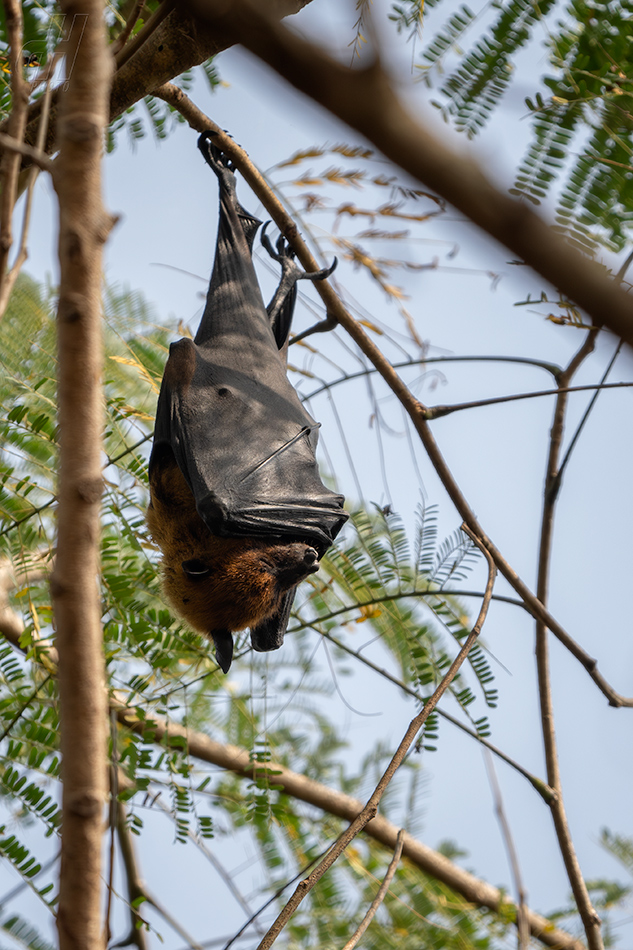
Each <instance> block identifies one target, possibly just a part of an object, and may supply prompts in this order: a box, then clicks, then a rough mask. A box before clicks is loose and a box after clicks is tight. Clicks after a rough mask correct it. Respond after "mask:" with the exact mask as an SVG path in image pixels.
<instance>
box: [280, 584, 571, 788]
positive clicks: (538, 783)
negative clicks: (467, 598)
mask: <svg viewBox="0 0 633 950" xmlns="http://www.w3.org/2000/svg"><path fill="white" fill-rule="evenodd" d="M479 596H482V595H481V594H480V595H479ZM491 600H494V597H492V598H491ZM317 632H318V633H319V634H320V636H322V637H325V639H326V640H329V641H330V643H333V644H334V646H336V647H338V648H339V650H343V651H344V652H345V653H347V654H349V656H353V657H354V658H355V659H357V660H360V662H361V663H363V664H364V665H365V666H368V667H369V668H370V669H371V670H374V671H375V672H376V673H378V674H379V675H380V676H383V677H384V678H385V679H387V680H389V682H391V683H393V684H394V685H395V686H398V687H399V688H400V689H401V690H402V691H403V692H404V693H407V694H408V695H409V696H413V697H414V698H415V699H417V701H418V702H424V699H423V697H422V696H421V695H420V693H418V692H417V691H416V690H415V689H412V688H411V687H410V686H408V685H407V684H406V683H405V682H403V680H400V679H398V677H397V676H393V675H392V674H391V673H389V672H388V670H385V669H383V668H382V667H380V666H378V665H377V664H376V663H373V662H372V661H371V660H370V659H368V658H367V657H366V656H363V654H362V653H359V652H358V651H357V650H352V648H351V647H348V646H347V645H346V644H345V643H343V641H342V640H339V639H338V638H337V637H335V636H333V635H332V634H331V633H325V632H323V631H320V630H319V631H317ZM288 633H292V630H289V631H288ZM436 711H437V714H438V715H439V716H441V717H442V718H443V719H446V720H447V721H448V722H450V723H452V725H454V726H457V728H458V729H461V730H462V732H465V733H466V735H469V736H470V737H471V738H472V739H476V740H477V742H479V743H480V744H481V745H483V746H484V747H485V748H486V749H488V750H489V751H490V752H493V753H494V754H495V755H496V756H498V758H500V759H503V761H504V762H505V763H506V764H507V765H509V766H510V768H513V769H515V771H517V772H518V773H519V774H520V775H522V776H523V777H524V778H526V779H527V780H528V782H529V783H530V785H531V786H532V787H533V788H534V789H535V790H536V791H537V792H538V793H539V795H540V796H541V798H542V799H543V801H544V802H545V804H546V805H549V804H550V802H551V800H552V798H553V797H554V796H555V795H556V792H555V791H554V789H553V788H550V787H549V785H548V784H547V782H544V781H543V780H542V779H540V778H537V777H536V775H532V773H531V772H528V770H527V769H525V768H523V766H522V765H521V764H520V763H519V762H517V761H516V760H515V759H512V758H510V756H509V755H506V753H505V752H502V751H501V749H499V748H497V746H496V745H493V743H492V742H489V741H488V739H485V738H484V737H483V736H480V735H479V733H478V732H475V730H474V729H470V728H469V727H468V726H466V725H465V724H464V723H463V722H460V721H459V719H456V718H455V717H454V716H451V714H450V713H447V712H446V711H445V710H444V709H442V708H441V706H438V707H437V710H436Z"/></svg>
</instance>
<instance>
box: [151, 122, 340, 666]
mask: <svg viewBox="0 0 633 950" xmlns="http://www.w3.org/2000/svg"><path fill="white" fill-rule="evenodd" d="M211 134H212V133H203V134H202V135H201V136H200V138H199V140H198V147H199V148H200V150H201V152H202V154H203V156H204V158H205V160H206V162H207V164H208V165H209V166H210V167H211V168H212V169H213V171H214V172H215V174H216V176H217V178H218V182H219V188H220V218H219V225H218V236H217V244H216V251H215V261H214V265H213V272H212V275H211V281H210V284H209V291H208V294H207V300H206V305H205V309H204V312H203V315H202V319H201V321H200V326H199V327H198V332H197V333H196V336H195V338H194V339H193V341H192V340H190V339H182V340H179V341H178V342H176V343H172V344H171V346H170V349H169V358H168V360H167V364H166V366H165V371H164V375H163V381H162V385H161V390H160V395H159V398H158V406H157V410H156V425H155V429H154V442H153V446H152V452H151V456H150V462H149V481H150V504H149V507H148V510H147V523H148V527H149V529H150V532H151V534H152V537H153V538H154V540H155V541H156V543H157V544H158V546H159V548H160V549H161V552H162V573H163V589H164V592H165V595H166V597H167V599H168V600H169V601H170V602H171V603H172V604H173V606H174V607H175V609H176V610H177V611H178V613H180V614H181V615H182V616H183V617H184V618H185V619H186V620H187V622H188V623H189V624H190V625H191V626H192V627H193V628H194V629H195V630H198V631H200V632H202V633H204V634H206V635H207V636H208V637H210V638H211V639H212V640H213V642H214V645H215V655H216V659H217V662H218V664H219V666H220V667H221V669H222V670H223V671H224V672H225V673H226V672H228V670H229V668H230V665H231V661H232V658H233V637H232V633H233V632H235V631H239V630H244V629H246V628H247V627H249V628H250V637H251V643H252V646H253V649H255V650H257V651H260V652H262V651H268V650H276V649H278V648H279V647H280V646H281V645H282V643H283V639H284V633H285V631H286V627H287V624H288V619H289V616H290V609H291V607H292V603H293V600H294V595H295V591H296V588H297V585H298V584H299V583H300V582H301V581H302V580H304V579H305V578H306V577H308V575H310V574H312V573H314V572H315V571H317V570H318V568H319V560H320V558H321V557H322V556H323V554H324V553H325V551H326V550H327V549H328V547H329V546H330V545H331V544H332V542H333V540H334V538H335V537H336V535H337V534H338V532H339V531H340V529H341V528H342V526H343V524H344V523H345V521H346V520H347V517H348V515H347V513H346V512H345V511H344V509H343V501H344V499H343V496H342V495H338V494H336V493H335V492H333V491H330V490H329V489H328V488H326V487H325V485H324V484H323V482H322V481H321V477H320V475H319V470H318V467H317V463H316V458H315V450H316V444H317V430H318V424H317V423H316V422H315V421H314V419H312V417H311V416H310V415H309V414H308V413H307V412H306V410H305V409H304V407H303V405H302V404H301V402H300V400H299V397H298V396H297V393H296V392H295V390H294V388H293V387H292V385H291V384H290V382H289V380H288V377H287V375H286V363H285V353H286V350H287V344H288V336H289V333H290V325H291V321H292V314H293V310H294V305H295V298H296V292H297V288H296V284H297V280H300V279H302V278H310V279H312V280H315V279H316V280H318V279H322V278H324V277H326V276H328V275H329V274H330V273H331V271H332V269H333V268H330V269H329V270H327V271H319V272H317V273H311V274H306V273H305V272H304V271H302V270H301V269H300V267H299V266H298V264H297V263H296V261H295V260H294V256H293V253H292V251H291V249H290V248H289V246H288V245H287V244H286V242H285V241H284V239H283V237H280V238H279V240H278V242H277V245H276V250H275V249H273V247H272V245H271V243H270V241H269V239H268V238H267V237H266V235H265V233H264V231H265V229H264V231H263V232H262V243H263V244H264V246H265V248H266V249H267V251H268V253H269V254H270V255H271V256H272V257H273V258H274V259H275V260H276V261H277V262H278V263H279V264H280V265H281V278H280V282H279V286H278V287H277V290H276V292H275V294H274V296H273V298H272V300H271V302H270V304H269V305H268V307H266V306H265V305H264V302H263V299H262V295H261V291H260V288H259V283H258V281H257V275H256V273H255V268H254V265H253V259H252V251H253V242H254V240H255V236H256V233H257V230H258V228H259V227H260V224H261V222H260V221H259V220H258V219H257V218H255V217H253V216H252V215H251V214H249V213H248V212H247V211H245V209H244V208H243V207H242V206H241V205H240V203H239V201H238V199H237V194H236V185H235V175H234V171H233V166H232V165H231V163H230V161H229V160H228V159H227V158H226V157H225V156H223V155H222V153H221V152H220V151H219V150H218V149H216V148H215V147H214V146H213V144H212V142H211V141H210V138H211Z"/></svg>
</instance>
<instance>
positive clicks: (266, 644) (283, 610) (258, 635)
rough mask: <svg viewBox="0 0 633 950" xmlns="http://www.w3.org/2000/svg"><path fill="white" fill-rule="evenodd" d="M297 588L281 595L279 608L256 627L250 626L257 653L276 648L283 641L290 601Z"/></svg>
mask: <svg viewBox="0 0 633 950" xmlns="http://www.w3.org/2000/svg"><path fill="white" fill-rule="evenodd" d="M296 590H297V588H296V587H292V588H291V589H290V590H289V591H286V593H285V594H284V596H283V599H282V601H281V604H280V606H279V610H278V611H277V613H276V614H273V616H272V617H268V619H267V620H262V622H261V623H258V624H257V626H256V627H251V643H252V645H253V649H254V650H257V652H258V653H268V652H269V651H270V650H278V649H279V647H280V646H281V645H282V643H283V642H284V634H285V632H286V627H287V626H288V620H289V619H290V610H291V608H292V602H293V600H294V599H295V592H296Z"/></svg>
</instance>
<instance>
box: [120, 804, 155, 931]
mask: <svg viewBox="0 0 633 950" xmlns="http://www.w3.org/2000/svg"><path fill="white" fill-rule="evenodd" d="M115 806H116V813H117V817H116V830H117V836H118V839H119V850H120V852H121V860H122V861H123V867H124V869H125V878H126V882H127V894H128V907H129V910H130V932H129V934H128V936H127V937H124V938H123V940H120V941H119V942H118V943H115V944H114V947H128V946H130V944H134V946H135V947H138V950H148V943H147V937H146V924H145V921H144V920H143V918H142V917H141V915H140V913H139V910H138V907H139V901H140V899H141V898H145V890H144V887H143V882H142V880H141V876H140V873H139V870H138V861H137V859H136V850H135V847H134V842H133V840H132V833H131V832H130V829H129V828H128V824H127V813H126V810H125V805H124V804H123V802H119V801H115Z"/></svg>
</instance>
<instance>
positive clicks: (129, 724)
mask: <svg viewBox="0 0 633 950" xmlns="http://www.w3.org/2000/svg"><path fill="white" fill-rule="evenodd" d="M478 596H481V594H478ZM23 629H24V628H23V626H22V627H21V629H20V631H19V632H18V631H15V632H14V636H7V639H8V640H9V642H11V643H12V644H13V645H14V646H15V647H16V649H18V650H20V651H21V652H22V653H23V652H24V650H23V648H21V647H20V643H19V639H20V635H21V633H22V632H23ZM34 659H35V661H36V662H38V663H41V664H42V665H43V666H44V667H45V668H46V669H47V670H50V671H52V672H53V673H56V663H57V651H56V650H55V648H54V647H44V645H42V648H41V649H40V650H37V651H36V652H35V654H34ZM110 708H111V709H113V710H114V711H115V712H116V716H117V719H118V721H119V722H120V723H121V725H122V726H124V727H125V728H126V729H129V730H130V731H131V732H134V733H136V734H137V735H140V736H143V738H144V739H145V740H148V741H149V739H150V737H151V738H152V741H154V742H155V743H156V744H157V745H159V746H161V747H163V748H165V747H169V745H170V742H171V741H172V740H173V741H174V745H175V747H177V748H179V749H182V747H183V740H184V743H185V745H186V748H187V752H188V754H189V755H190V756H192V757H193V758H195V759H198V760H199V761H200V762H206V763H208V764H210V765H215V766H217V767H218V768H219V769H222V770H224V771H228V772H233V774H234V775H237V776H238V777H239V778H243V779H248V780H249V781H253V779H255V778H256V772H257V764H256V763H255V764H254V763H253V762H252V760H251V756H250V753H249V751H248V750H247V749H242V748H239V747H238V746H234V745H230V744H229V743H221V742H216V741H215V740H214V739H211V738H210V737H209V736H207V735H205V734H204V733H202V732H196V731H194V730H192V729H186V728H184V727H183V726H180V725H178V724H176V723H174V722H172V721H169V720H167V719H163V718H161V717H160V716H153V717H152V718H150V717H149V716H148V715H147V714H146V713H143V715H142V717H139V716H137V715H136V714H135V712H134V709H132V708H130V707H128V706H124V705H123V704H121V703H119V702H117V701H116V700H115V699H111V701H110ZM268 767H269V768H270V769H271V770H272V771H273V772H274V776H275V785H279V787H280V789H281V791H282V793H283V794H285V795H289V796H291V797H293V798H296V799H298V800H299V801H302V802H306V804H309V805H312V806H314V807H315V808H319V809H320V810H321V811H324V812H327V813H328V814H330V815H334V816H335V817H337V818H342V819H344V820H345V821H352V820H353V819H354V818H355V817H356V816H357V815H358V814H359V812H360V811H361V809H362V808H363V804H362V802H360V801H358V799H355V798H352V797H351V796H350V795H346V794H344V793H343V792H339V791H336V790H335V789H332V788H328V787H327V786H326V785H323V784H321V783H320V782H317V781H314V780H313V779H310V778H307V777H306V776H305V775H299V774H298V773H297V772H292V771H291V770H290V769H288V768H286V767H285V766H284V765H281V764H280V763H277V762H270V763H268ZM364 832H365V834H367V835H369V837H370V838H373V839H374V841H378V842H380V843H381V844H384V845H385V847H387V848H389V849H390V850H391V851H393V850H394V849H395V847H396V838H397V834H398V829H397V828H396V826H395V825H393V824H392V823H391V822H390V821H387V819H386V818H383V817H382V815H377V816H376V817H375V818H374V819H373V820H372V821H370V822H369V824H368V825H367V826H366V827H365V829H364ZM403 854H404V856H405V857H406V858H407V859H408V860H409V861H410V862H411V863H412V864H413V865H415V867H418V868H419V869H420V870H421V871H424V873H425V874H429V875H430V876H431V877H434V878H436V879H437V880H438V881H441V882H442V883H443V884H445V885H446V886H447V887H450V888H452V890H454V891H455V892H456V893H457V894H460V895H461V896H462V897H463V898H464V900H467V901H469V902H471V903H473V904H476V905H477V906H479V907H486V908H488V909H489V910H491V911H493V912H494V913H497V914H498V913H502V914H504V915H505V914H507V913H508V911H509V910H511V909H512V908H513V907H514V905H513V904H512V902H511V901H509V900H508V899H507V897H506V895H505V893H504V892H502V891H500V890H498V889H497V888H496V887H492V886H491V885H490V884H488V883H487V882H485V881H482V880H480V879H479V878H477V877H475V876H474V875H473V874H470V873H469V872H468V871H464V870H463V869H462V868H460V867H459V866H458V865H457V864H454V863H453V862H452V861H450V860H449V859H448V858H446V857H444V855H443V854H440V853H439V852H438V851H434V850H433V849H432V848H429V847H428V846H427V845H425V844H423V843H422V842H421V841H418V840H417V839H416V838H413V837H412V836H411V835H409V834H407V833H406V832H405V834H404V847H403ZM302 873H303V872H302ZM297 876H299V875H297ZM293 880H295V879H293ZM291 883H293V882H292V881H290V882H288V883H287V884H285V885H284V887H282V888H281V889H280V891H279V893H278V894H277V893H276V894H275V895H274V896H273V898H271V899H270V900H269V901H268V902H266V904H265V905H264V906H263V908H261V909H265V908H266V907H267V906H268V905H269V904H270V903H272V902H273V900H275V899H276V897H277V896H279V894H280V893H282V892H283V890H284V889H285V888H286V887H287V886H288V884H291ZM525 913H526V916H527V920H528V924H529V927H530V933H531V934H532V936H533V937H534V938H535V939H537V940H539V941H540V942H541V943H542V944H543V945H544V946H546V947H551V948H552V950H586V948H585V947H584V944H582V943H581V942H580V941H579V940H577V939H576V938H575V937H572V936H571V935H570V934H568V933H566V932H565V931H564V930H560V929H558V928H557V927H555V926H553V925H552V922H551V921H550V920H548V919H547V918H546V917H543V916H541V915H540V914H537V913H535V912H534V911H532V910H530V909H529V908H527V907H526V909H525ZM249 923H250V921H247V923H246V924H245V925H244V927H243V928H242V930H240V931H239V932H238V933H242V932H243V930H244V929H246V927H247V926H248V924H249ZM227 946H228V944H227Z"/></svg>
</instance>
